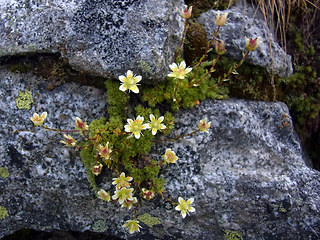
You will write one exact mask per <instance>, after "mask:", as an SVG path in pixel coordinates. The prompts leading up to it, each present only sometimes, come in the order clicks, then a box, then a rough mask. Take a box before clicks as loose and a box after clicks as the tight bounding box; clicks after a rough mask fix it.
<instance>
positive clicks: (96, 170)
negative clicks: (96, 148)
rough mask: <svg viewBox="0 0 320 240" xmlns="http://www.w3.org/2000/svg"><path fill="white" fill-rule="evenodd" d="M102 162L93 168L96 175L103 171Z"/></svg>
mask: <svg viewBox="0 0 320 240" xmlns="http://www.w3.org/2000/svg"><path fill="white" fill-rule="evenodd" d="M102 167H103V166H102V164H101V163H100V164H99V165H96V166H94V167H93V168H92V172H93V174H94V175H96V176H98V175H99V174H100V173H101V171H102Z"/></svg>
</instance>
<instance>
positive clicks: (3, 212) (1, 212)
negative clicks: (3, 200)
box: [0, 206, 9, 220]
mask: <svg viewBox="0 0 320 240" xmlns="http://www.w3.org/2000/svg"><path fill="white" fill-rule="evenodd" d="M6 217H9V214H8V211H7V209H6V208H5V207H2V206H0V220H3V219H4V218H6Z"/></svg>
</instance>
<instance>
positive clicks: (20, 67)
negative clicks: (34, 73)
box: [10, 64, 31, 73]
mask: <svg viewBox="0 0 320 240" xmlns="http://www.w3.org/2000/svg"><path fill="white" fill-rule="evenodd" d="M30 70H31V66H30V65H27V64H14V65H11V66H10V71H11V72H19V73H27V72H29V71H30Z"/></svg>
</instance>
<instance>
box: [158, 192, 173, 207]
mask: <svg viewBox="0 0 320 240" xmlns="http://www.w3.org/2000/svg"><path fill="white" fill-rule="evenodd" d="M161 195H162V197H163V199H165V200H167V201H168V202H169V203H171V205H173V206H174V205H177V203H175V202H173V201H172V200H171V199H170V198H168V196H167V195H166V194H164V193H161Z"/></svg>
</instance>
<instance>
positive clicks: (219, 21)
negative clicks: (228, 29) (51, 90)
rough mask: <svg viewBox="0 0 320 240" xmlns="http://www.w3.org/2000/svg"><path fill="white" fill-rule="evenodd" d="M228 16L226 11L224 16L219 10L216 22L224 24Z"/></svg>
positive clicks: (220, 24)
mask: <svg viewBox="0 0 320 240" xmlns="http://www.w3.org/2000/svg"><path fill="white" fill-rule="evenodd" d="M227 16H228V13H224V14H223V15H222V16H221V15H220V12H218V16H217V18H216V23H217V24H218V25H219V26H224V25H225V24H226V22H227Z"/></svg>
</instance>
